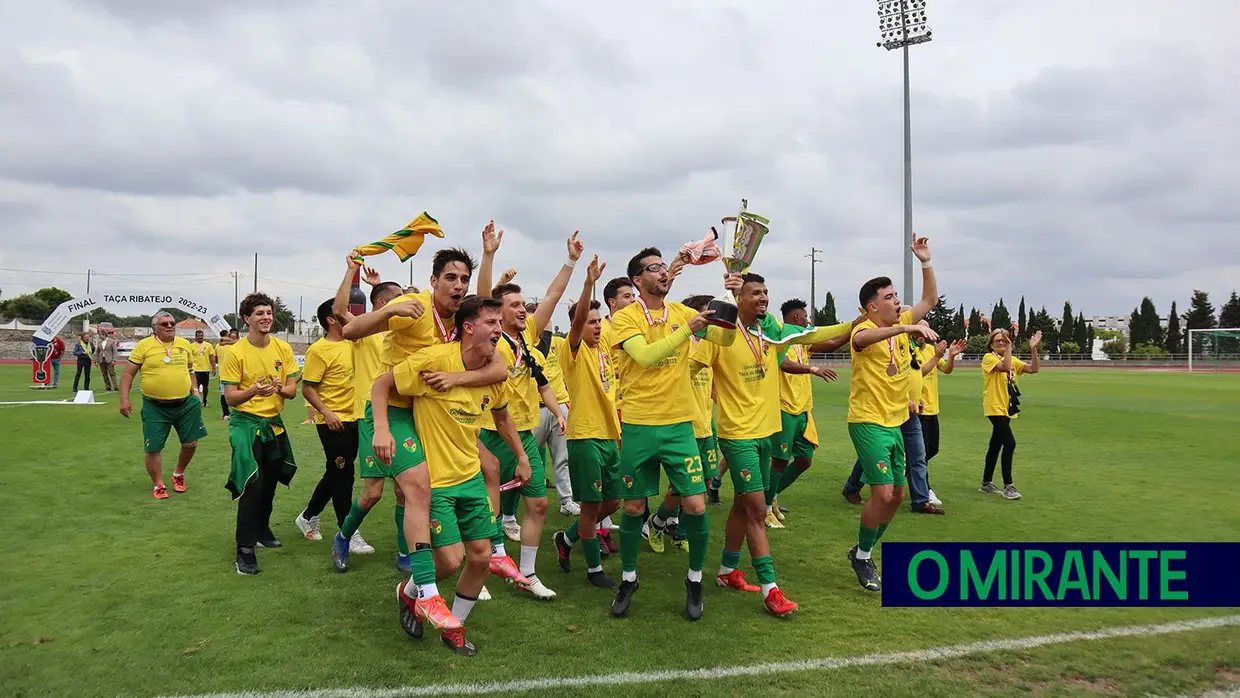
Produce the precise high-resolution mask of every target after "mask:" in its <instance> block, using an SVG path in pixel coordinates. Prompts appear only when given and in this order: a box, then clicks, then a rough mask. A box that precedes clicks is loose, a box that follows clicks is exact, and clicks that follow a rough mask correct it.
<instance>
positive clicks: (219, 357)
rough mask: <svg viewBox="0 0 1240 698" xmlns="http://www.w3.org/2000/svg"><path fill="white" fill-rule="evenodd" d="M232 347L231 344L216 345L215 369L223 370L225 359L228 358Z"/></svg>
mask: <svg viewBox="0 0 1240 698" xmlns="http://www.w3.org/2000/svg"><path fill="white" fill-rule="evenodd" d="M231 347H232V345H231V344H216V345H215V368H216V370H219V369H220V368H223V366H224V359H227V358H228V350H229V349H230V348H231Z"/></svg>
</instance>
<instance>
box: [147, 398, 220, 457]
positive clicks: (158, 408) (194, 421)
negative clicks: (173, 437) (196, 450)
mask: <svg viewBox="0 0 1240 698" xmlns="http://www.w3.org/2000/svg"><path fill="white" fill-rule="evenodd" d="M174 402H175V401H174ZM172 429H176V430H177V439H179V440H180V442H181V443H182V444H188V443H194V442H195V441H197V440H198V439H201V438H202V437H204V436H206V435H207V427H206V425H205V424H203V423H202V402H200V401H199V400H198V399H197V398H195V397H194V396H193V395H190V396H189V397H187V398H185V400H183V401H182V402H181V404H179V405H176V404H172V403H171V402H163V403H160V402H156V401H154V400H152V399H151V398H149V397H147V396H145V395H143V396H142V441H143V446H142V450H143V451H144V452H146V453H159V452H160V451H162V450H164V444H165V443H167V441H168V432H169V431H171V430H172Z"/></svg>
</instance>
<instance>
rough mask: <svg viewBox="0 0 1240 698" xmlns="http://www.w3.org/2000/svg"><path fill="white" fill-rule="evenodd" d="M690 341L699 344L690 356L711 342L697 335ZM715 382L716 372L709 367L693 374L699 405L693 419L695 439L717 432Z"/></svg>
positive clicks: (695, 401)
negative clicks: (714, 396)
mask: <svg viewBox="0 0 1240 698" xmlns="http://www.w3.org/2000/svg"><path fill="white" fill-rule="evenodd" d="M689 341H691V342H695V343H696V344H697V346H694V347H693V351H692V352H691V353H690V354H689V356H690V358H692V357H694V356H696V355H697V353H698V351H699V350H700V349H699V347H700V345H702V344H710V342H706V341H705V340H701V339H698V338H697V337H690V338H689ZM714 384H715V379H714V373H713V372H712V371H710V370H709V369H705V368H704V369H702V370H700V371H698V372H697V373H694V374H693V402H694V404H695V405H696V406H697V414H696V415H694V419H693V437H694V438H695V439H706V438H710V437H711V436H713V435H714V434H715V427H714V421H715V402H714V400H712V399H711V392H712V388H713V386H714Z"/></svg>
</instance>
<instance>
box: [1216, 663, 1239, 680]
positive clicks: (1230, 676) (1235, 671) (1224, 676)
mask: <svg viewBox="0 0 1240 698" xmlns="http://www.w3.org/2000/svg"><path fill="white" fill-rule="evenodd" d="M1214 676H1215V678H1217V679H1218V680H1219V681H1226V682H1227V683H1229V684H1233V685H1234V684H1240V667H1235V666H1221V667H1215V669H1214Z"/></svg>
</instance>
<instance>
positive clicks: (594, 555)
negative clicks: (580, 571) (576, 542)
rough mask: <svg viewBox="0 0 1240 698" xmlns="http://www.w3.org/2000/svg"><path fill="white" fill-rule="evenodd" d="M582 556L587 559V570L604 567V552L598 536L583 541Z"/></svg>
mask: <svg viewBox="0 0 1240 698" xmlns="http://www.w3.org/2000/svg"><path fill="white" fill-rule="evenodd" d="M581 554H582V555H585V558H586V569H595V568H597V567H602V566H603V551H602V550H600V549H599V547H598V536H594V537H591V538H582V539H581Z"/></svg>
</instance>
